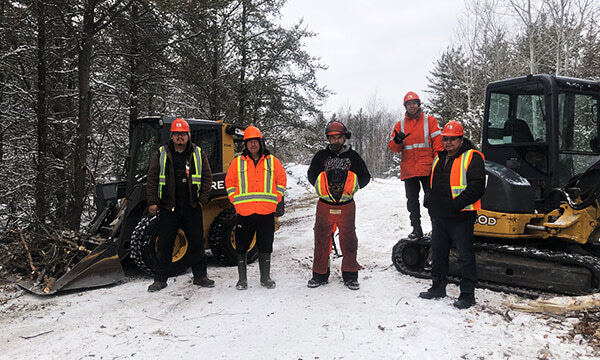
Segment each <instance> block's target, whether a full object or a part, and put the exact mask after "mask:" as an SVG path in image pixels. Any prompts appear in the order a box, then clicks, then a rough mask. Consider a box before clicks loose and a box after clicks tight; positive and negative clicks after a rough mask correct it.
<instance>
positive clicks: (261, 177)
mask: <svg viewBox="0 0 600 360" xmlns="http://www.w3.org/2000/svg"><path fill="white" fill-rule="evenodd" d="M244 144H245V149H244V151H243V152H242V155H240V156H238V157H236V158H235V159H234V160H233V161H232V162H231V164H230V165H229V169H228V170H227V176H226V177H225V187H226V188H227V194H228V196H229V201H231V203H232V204H233V205H234V207H235V211H236V212H237V227H236V229H235V243H236V247H235V250H236V252H237V261H238V275H239V280H238V282H237V284H236V285H235V287H236V289H238V290H245V289H247V288H248V279H247V269H246V264H247V253H248V249H249V248H250V244H251V243H252V239H253V237H254V235H255V234H256V246H257V247H258V265H259V268H260V284H261V285H262V286H264V287H266V288H267V289H274V288H275V281H274V280H273V279H271V275H270V271H271V253H272V252H273V239H274V232H275V210H276V209H277V204H278V203H279V202H281V200H282V199H283V193H284V191H285V188H286V186H287V175H286V173H285V170H284V169H283V166H282V165H281V163H280V162H279V160H278V159H277V158H276V157H275V156H273V155H271V154H270V152H269V150H268V149H266V147H265V143H264V140H263V136H262V134H261V132H260V130H259V129H258V128H257V127H255V126H252V125H250V126H248V127H247V128H246V130H245V131H244Z"/></svg>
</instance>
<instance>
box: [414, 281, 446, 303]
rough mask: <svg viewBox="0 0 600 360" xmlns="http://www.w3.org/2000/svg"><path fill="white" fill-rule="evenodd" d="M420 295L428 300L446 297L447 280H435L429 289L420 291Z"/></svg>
mask: <svg viewBox="0 0 600 360" xmlns="http://www.w3.org/2000/svg"><path fill="white" fill-rule="evenodd" d="M419 297H420V298H423V299H427V300H430V299H440V298H443V297H446V282H445V281H439V282H438V281H434V282H433V285H431V287H430V288H429V289H428V290H427V291H423V292H421V293H419Z"/></svg>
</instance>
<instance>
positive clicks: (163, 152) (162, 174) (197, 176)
mask: <svg viewBox="0 0 600 360" xmlns="http://www.w3.org/2000/svg"><path fill="white" fill-rule="evenodd" d="M158 151H159V153H160V156H159V159H158V163H159V165H160V170H159V172H158V198H159V199H162V195H163V188H164V187H165V186H167V149H165V147H164V146H161V147H160V148H158ZM192 158H193V159H194V169H195V170H194V171H195V173H194V174H192V185H196V186H197V187H198V189H197V192H198V193H197V195H198V197H200V185H201V183H202V150H201V149H200V148H199V147H198V146H196V148H195V149H194V152H193V154H192Z"/></svg>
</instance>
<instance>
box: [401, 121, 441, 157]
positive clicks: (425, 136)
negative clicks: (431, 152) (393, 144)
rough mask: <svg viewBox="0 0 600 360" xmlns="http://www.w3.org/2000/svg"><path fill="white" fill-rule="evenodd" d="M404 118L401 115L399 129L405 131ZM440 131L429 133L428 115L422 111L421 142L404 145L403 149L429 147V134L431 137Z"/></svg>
mask: <svg viewBox="0 0 600 360" xmlns="http://www.w3.org/2000/svg"><path fill="white" fill-rule="evenodd" d="M405 120H406V119H405V118H404V117H403V118H402V119H400V130H401V131H402V132H403V133H405V131H404V121H405ZM441 133H442V131H441V130H438V131H435V132H433V133H432V134H429V115H427V114H425V113H423V142H422V143H419V144H412V145H404V150H412V149H420V148H430V147H431V144H430V143H429V137H430V135H431V138H432V139H433V138H434V137H436V136H438V135H440V134H441Z"/></svg>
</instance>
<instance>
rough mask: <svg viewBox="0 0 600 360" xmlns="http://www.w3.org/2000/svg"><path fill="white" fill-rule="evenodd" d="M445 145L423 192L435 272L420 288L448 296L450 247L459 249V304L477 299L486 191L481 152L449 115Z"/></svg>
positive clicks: (425, 295) (430, 294) (427, 296)
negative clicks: (476, 245) (477, 231)
mask: <svg viewBox="0 0 600 360" xmlns="http://www.w3.org/2000/svg"><path fill="white" fill-rule="evenodd" d="M442 142H443V144H444V150H443V151H440V152H438V156H437V157H436V158H435V160H434V161H433V165H432V169H431V176H430V185H431V191H430V193H429V194H428V196H427V197H426V198H425V206H426V207H427V209H428V210H429V216H430V217H431V222H432V227H433V228H432V232H431V253H432V267H431V277H432V279H433V285H432V286H431V288H429V290H427V291H424V292H422V293H420V294H419V296H420V297H422V298H424V299H437V298H442V297H445V296H446V283H447V280H446V278H447V275H448V255H449V252H450V247H452V246H453V244H454V246H455V247H456V249H457V250H458V263H459V265H460V274H461V280H460V296H459V297H458V300H457V301H455V302H454V306H455V307H457V308H459V309H466V308H469V307H471V306H472V305H473V304H475V281H476V280H477V274H476V269H475V253H474V249H473V225H474V223H475V218H476V217H477V210H480V209H481V200H480V199H481V197H482V196H483V193H484V191H485V169H484V157H483V154H482V153H480V152H479V151H477V150H476V149H475V147H474V146H473V144H472V143H471V141H470V140H469V139H466V138H465V137H464V131H463V127H462V125H461V124H460V123H459V122H458V121H454V120H452V121H449V122H448V123H447V124H446V126H444V130H443V131H442Z"/></svg>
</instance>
